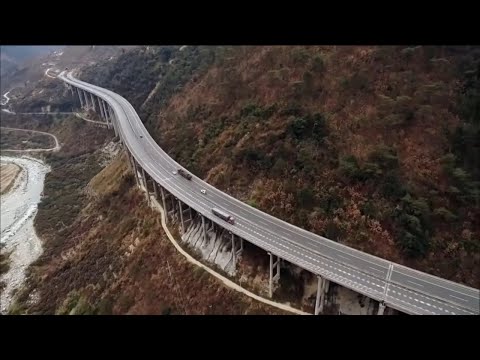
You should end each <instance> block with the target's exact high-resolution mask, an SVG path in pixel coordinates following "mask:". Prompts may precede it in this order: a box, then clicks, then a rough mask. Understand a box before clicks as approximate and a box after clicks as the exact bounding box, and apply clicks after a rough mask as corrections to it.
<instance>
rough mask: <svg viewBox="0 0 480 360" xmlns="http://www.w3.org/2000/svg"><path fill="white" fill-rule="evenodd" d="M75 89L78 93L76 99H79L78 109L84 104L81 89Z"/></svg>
mask: <svg viewBox="0 0 480 360" xmlns="http://www.w3.org/2000/svg"><path fill="white" fill-rule="evenodd" d="M76 89H77V94H78V100H79V101H80V109H83V108H84V106H85V104H84V103H83V99H82V93H81V90H80V89H79V88H76Z"/></svg>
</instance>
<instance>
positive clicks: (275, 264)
mask: <svg viewBox="0 0 480 360" xmlns="http://www.w3.org/2000/svg"><path fill="white" fill-rule="evenodd" d="M268 255H269V256H270V286H269V289H268V290H269V291H268V295H269V297H270V298H272V296H273V282H274V281H275V282H277V281H278V280H279V279H280V258H279V257H278V256H277V261H275V262H274V261H273V257H274V256H275V255H273V254H272V253H270V252H269V253H268ZM274 267H276V268H277V272H276V274H275V275H273V269H274Z"/></svg>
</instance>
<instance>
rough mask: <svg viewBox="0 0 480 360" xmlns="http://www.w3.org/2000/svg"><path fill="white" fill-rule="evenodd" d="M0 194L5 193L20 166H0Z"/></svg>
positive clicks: (18, 171)
mask: <svg viewBox="0 0 480 360" xmlns="http://www.w3.org/2000/svg"><path fill="white" fill-rule="evenodd" d="M0 169H1V170H0V175H1V176H0V194H2V195H3V194H4V193H6V192H7V191H8V190H9V189H10V187H11V185H12V184H13V183H14V181H15V179H16V178H17V176H18V174H19V173H20V170H21V169H20V166H18V165H16V164H2V165H0Z"/></svg>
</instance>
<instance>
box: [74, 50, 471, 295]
mask: <svg viewBox="0 0 480 360" xmlns="http://www.w3.org/2000/svg"><path fill="white" fill-rule="evenodd" d="M479 76H480V49H479V48H478V47H451V46H443V47H432V46H412V47H406V46H380V47H374V46H365V47H358V46H352V47H347V46H307V47H304V46H295V47H292V46H282V47H263V46H262V47H260V46H259V47H191V46H188V47H179V46H176V47H142V48H138V49H135V50H132V51H130V52H128V53H125V54H124V55H121V56H119V57H118V59H117V60H115V61H110V62H105V63H99V64H97V65H96V66H95V67H91V68H89V69H86V70H85V71H84V72H83V74H82V78H83V79H84V80H86V81H90V82H92V83H95V84H98V85H100V86H105V87H107V88H111V89H113V90H115V91H118V92H119V93H120V94H122V95H123V96H125V97H126V98H127V99H128V100H129V101H130V102H131V103H132V104H133V106H134V107H135V108H136V109H137V111H139V114H140V116H141V118H142V119H143V120H144V121H145V123H146V125H147V127H148V128H149V130H150V131H151V132H152V134H153V135H154V137H155V138H156V140H157V141H158V142H159V144H160V145H161V146H162V147H164V149H165V150H166V151H167V152H168V153H169V154H170V155H171V156H173V157H174V158H175V159H176V160H177V161H179V162H180V163H182V164H183V165H184V166H186V167H187V168H188V169H189V170H190V171H192V172H194V173H195V174H196V175H198V176H200V177H203V178H204V179H205V180H207V181H209V182H210V183H212V184H213V185H215V186H217V187H219V188H220V189H222V190H224V191H226V192H228V193H230V194H232V195H234V196H236V197H238V198H240V199H242V200H243V201H246V202H248V203H250V204H251V205H252V206H255V207H258V208H260V209H262V210H264V211H266V212H268V213H270V214H272V215H274V216H277V217H280V218H282V219H284V220H286V221H289V222H292V223H294V224H296V225H298V226H301V227H303V228H305V229H308V230H310V231H313V232H316V233H318V234H321V235H324V236H326V237H328V238H330V239H333V240H335V241H338V242H341V243H345V244H347V245H350V246H353V247H355V248H358V249H360V250H363V251H367V252H370V253H372V254H374V255H378V256H382V257H385V258H388V259H391V260H394V261H397V262H401V263H404V264H407V265H409V266H413V267H415V268H418V269H420V270H424V271H428V272H431V273H433V274H436V275H439V276H443V277H446V278H449V279H451V280H454V281H459V282H463V283H466V284H469V285H471V286H478V282H479V280H480V270H479V269H480V225H479V223H480V222H479V221H478V219H479V218H480V190H479V180H480V166H479V159H480V158H479V155H480V131H479V126H480V112H479V108H480V78H479Z"/></svg>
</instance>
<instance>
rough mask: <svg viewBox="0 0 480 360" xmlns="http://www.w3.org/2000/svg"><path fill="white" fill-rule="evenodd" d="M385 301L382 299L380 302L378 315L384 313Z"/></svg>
mask: <svg viewBox="0 0 480 360" xmlns="http://www.w3.org/2000/svg"><path fill="white" fill-rule="evenodd" d="M385 307H386V305H385V303H384V302H383V301H382V302H381V303H380V304H378V313H377V315H383V313H384V311H385Z"/></svg>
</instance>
